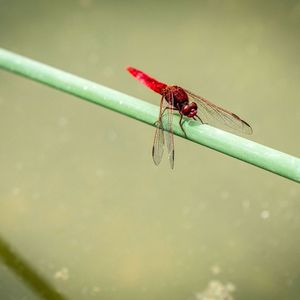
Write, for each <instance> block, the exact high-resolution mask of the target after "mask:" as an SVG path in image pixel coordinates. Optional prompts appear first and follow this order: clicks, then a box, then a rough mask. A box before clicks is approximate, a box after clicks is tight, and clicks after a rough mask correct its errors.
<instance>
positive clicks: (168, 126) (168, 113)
mask: <svg viewBox="0 0 300 300" xmlns="http://www.w3.org/2000/svg"><path fill="white" fill-rule="evenodd" d="M168 99H171V103H168V102H167V101H166V100H164V105H165V107H164V114H163V117H165V119H166V120H164V122H163V123H164V126H165V127H164V128H165V130H164V134H165V140H166V144H167V149H168V158H169V163H170V167H171V169H173V168H174V135H173V107H174V97H173V93H171V92H170V95H169V96H168Z"/></svg>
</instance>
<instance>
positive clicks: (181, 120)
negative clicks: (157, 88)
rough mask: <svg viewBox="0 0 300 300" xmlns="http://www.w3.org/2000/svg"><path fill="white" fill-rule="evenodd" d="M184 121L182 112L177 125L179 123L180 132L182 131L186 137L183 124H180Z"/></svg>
mask: <svg viewBox="0 0 300 300" xmlns="http://www.w3.org/2000/svg"><path fill="white" fill-rule="evenodd" d="M184 121H185V120H183V114H180V120H179V125H180V128H181V130H182V132H183V133H184V136H185V138H187V135H186V132H185V130H184V129H183V126H182V125H183V122H184Z"/></svg>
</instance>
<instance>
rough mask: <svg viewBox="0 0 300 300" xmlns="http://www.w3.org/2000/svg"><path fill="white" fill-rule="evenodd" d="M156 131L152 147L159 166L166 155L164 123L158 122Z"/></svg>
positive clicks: (154, 159) (153, 155)
mask: <svg viewBox="0 0 300 300" xmlns="http://www.w3.org/2000/svg"><path fill="white" fill-rule="evenodd" d="M156 126H157V128H156V130H155V135H154V142H153V147H152V158H153V161H154V163H155V164H156V165H159V164H160V162H161V159H162V156H163V154H164V143H165V141H164V131H163V127H162V122H161V121H160V120H158V121H157V122H156Z"/></svg>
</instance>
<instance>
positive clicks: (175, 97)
mask: <svg viewBox="0 0 300 300" xmlns="http://www.w3.org/2000/svg"><path fill="white" fill-rule="evenodd" d="M164 94H165V95H164V96H165V98H166V100H167V101H168V102H169V103H170V104H174V106H175V107H177V103H188V102H189V96H188V95H187V93H186V91H185V90H184V89H183V88H181V87H179V86H177V85H169V86H167V87H166V88H165V90H164Z"/></svg>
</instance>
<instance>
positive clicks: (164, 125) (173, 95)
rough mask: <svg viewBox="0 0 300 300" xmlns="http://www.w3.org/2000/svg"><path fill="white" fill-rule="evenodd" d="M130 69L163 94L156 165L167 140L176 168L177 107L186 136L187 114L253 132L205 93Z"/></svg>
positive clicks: (243, 131)
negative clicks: (174, 114)
mask: <svg viewBox="0 0 300 300" xmlns="http://www.w3.org/2000/svg"><path fill="white" fill-rule="evenodd" d="M127 71H128V72H129V73H130V74H131V75H132V76H133V77H135V78H136V79H137V80H139V81H140V82H141V83H142V84H144V85H146V86H147V87H149V88H150V89H151V90H153V91H154V92H156V93H158V94H160V95H161V100H160V110H159V116H158V120H157V122H156V123H155V125H156V130H155V135H154V142H153V147H152V158H153V161H154V163H155V164H156V165H158V164H159V163H160V162H161V159H162V156H163V152H164V145H165V144H166V146H167V149H168V157H169V162H170V166H171V168H172V169H173V168H174V135H173V113H174V111H177V112H178V113H179V115H180V120H179V125H180V128H181V129H182V131H183V133H184V135H185V136H187V135H186V132H185V130H184V128H183V126H182V124H183V121H184V119H183V117H184V116H185V117H188V118H192V119H194V120H199V121H200V122H201V123H202V124H210V125H216V126H218V125H225V126H228V127H229V128H231V129H234V130H237V131H239V132H241V133H245V134H251V133H252V128H251V126H250V125H249V124H248V123H247V122H246V121H244V120H242V119H241V118H240V117H239V116H237V115H236V114H234V113H232V112H230V111H228V110H226V109H224V108H222V107H220V106H217V105H215V104H213V103H212V102H210V101H209V100H207V99H206V98H204V97H202V96H197V95H195V94H193V93H191V92H190V91H188V90H186V89H184V88H182V87H180V86H177V85H167V84H165V83H162V82H159V81H158V80H156V79H154V78H152V77H151V76H149V75H147V74H146V73H144V72H143V71H140V70H138V69H135V68H132V67H127ZM191 99H192V100H193V101H194V102H192V101H191Z"/></svg>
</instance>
